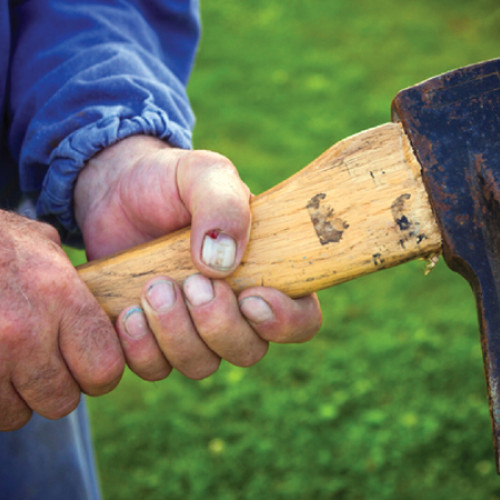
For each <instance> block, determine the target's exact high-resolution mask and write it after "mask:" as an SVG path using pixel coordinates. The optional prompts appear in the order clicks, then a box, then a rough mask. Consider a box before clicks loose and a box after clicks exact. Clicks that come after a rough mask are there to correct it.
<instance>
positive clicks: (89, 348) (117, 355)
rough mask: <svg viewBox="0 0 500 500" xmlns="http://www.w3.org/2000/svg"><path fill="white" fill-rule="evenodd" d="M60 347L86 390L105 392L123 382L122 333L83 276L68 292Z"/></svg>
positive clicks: (84, 390)
mask: <svg viewBox="0 0 500 500" xmlns="http://www.w3.org/2000/svg"><path fill="white" fill-rule="evenodd" d="M75 273H76V271H75ZM59 348H60V350H61V353H62V356H63V358H64V360H65V362H66V364H67V365H68V368H69V369H70V371H71V373H72V375H73V377H74V378H75V379H76V380H77V382H78V383H79V385H80V387H81V389H82V391H83V392H85V393H87V394H89V395H92V396H97V395H100V394H105V393H107V392H109V391H110V390H112V389H113V388H114V387H116V385H117V384H118V382H119V381H120V378H121V376H122V373H123V369H124V365H125V363H124V357H123V352H122V349H121V346H120V342H119V340H118V336H117V335H116V332H115V329H114V328H113V326H112V324H111V322H110V320H109V318H108V317H107V316H106V314H105V313H104V311H103V310H102V308H101V307H100V306H99V304H98V302H97V301H96V300H95V298H94V297H93V296H92V294H91V293H90V291H89V289H88V288H87V287H86V286H85V285H84V284H83V282H81V281H80V280H79V279H78V280H73V281H72V288H71V290H70V291H69V293H68V300H67V304H66V307H65V309H64V311H63V316H62V319H61V321H60V325H59Z"/></svg>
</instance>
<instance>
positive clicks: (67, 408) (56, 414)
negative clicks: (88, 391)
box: [44, 390, 80, 420]
mask: <svg viewBox="0 0 500 500" xmlns="http://www.w3.org/2000/svg"><path fill="white" fill-rule="evenodd" d="M79 403H80V391H79V390H73V391H69V392H68V393H65V394H63V395H62V396H60V397H58V398H57V399H56V400H55V401H54V403H53V406H52V407H51V408H50V409H49V410H48V411H47V412H46V414H45V415H44V416H45V417H46V418H49V419H51V420H59V419H60V418H63V417H65V416H66V415H69V414H70V413H71V412H72V411H73V410H74V409H76V407H77V406H78V404H79Z"/></svg>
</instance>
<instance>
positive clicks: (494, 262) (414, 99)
mask: <svg viewBox="0 0 500 500" xmlns="http://www.w3.org/2000/svg"><path fill="white" fill-rule="evenodd" d="M392 116H393V120H398V121H401V123H402V125H403V128H404V129H405V131H406V133H407V135H408V137H409V139H410V141H411V143H412V146H413V148H414V150H415V154H416V156H417V158H418V159H419V161H420V164H421V166H422V177H423V180H424V183H425V186H426V189H427V193H428V194H429V198H430V202H431V205H432V208H433V210H434V213H435V216H436V219H437V221H438V224H439V225H440V228H441V233H442V237H443V254H444V257H445V260H446V262H447V264H448V265H449V267H450V268H452V269H453V270H454V271H457V272H459V273H460V274H461V275H463V276H464V277H465V278H466V279H467V280H468V281H469V283H470V284H471V286H472V289H473V290H474V293H475V296H476V301H477V306H478V312H479V319H480V327H481V343H482V349H483V357H484V369H485V374H486V381H487V387H488V395H489V402H490V414H491V420H492V426H493V439H494V445H495V457H496V462H497V470H498V471H499V473H500V59H495V60H491V61H486V62H483V63H479V64H475V65H473V66H468V67H465V68H461V69H457V70H455V71H451V72H449V73H446V74H443V75H441V76H438V77H436V78H432V79H430V80H427V81H425V82H423V83H421V84H419V85H416V86H414V87H411V88H408V89H406V90H402V91H401V92H400V93H399V94H398V95H397V96H396V97H395V99H394V101H393V105H392Z"/></svg>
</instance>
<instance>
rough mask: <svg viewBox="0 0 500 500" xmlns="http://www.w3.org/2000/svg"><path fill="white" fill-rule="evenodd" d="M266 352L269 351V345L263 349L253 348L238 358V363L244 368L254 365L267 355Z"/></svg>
mask: <svg viewBox="0 0 500 500" xmlns="http://www.w3.org/2000/svg"><path fill="white" fill-rule="evenodd" d="M266 352H267V347H266V349H265V350H261V349H255V350H251V351H250V352H247V353H245V354H244V355H243V356H242V357H241V358H240V359H239V360H238V363H237V365H238V366H241V367H242V368H248V367H250V366H253V365H255V364H256V363H258V362H259V361H260V360H261V359H262V358H263V357H264V356H265V355H266Z"/></svg>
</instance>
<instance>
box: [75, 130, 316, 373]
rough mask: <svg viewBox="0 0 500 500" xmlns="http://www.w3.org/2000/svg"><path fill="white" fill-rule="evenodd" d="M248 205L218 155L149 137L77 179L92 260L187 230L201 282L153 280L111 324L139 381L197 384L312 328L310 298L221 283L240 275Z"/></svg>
mask: <svg viewBox="0 0 500 500" xmlns="http://www.w3.org/2000/svg"><path fill="white" fill-rule="evenodd" d="M249 198H250V193H249V190H248V188H247V187H246V186H245V184H243V183H242V181H241V180H240V178H239V176H238V174H237V171H236V169H235V168H234V166H233V165H232V164H231V163H230V162H229V160H227V159H226V158H224V157H223V156H221V155H218V154H216V153H212V152H208V151H184V150H179V149H172V148H169V147H168V146H167V145H166V144H165V143H163V142H162V141H160V140H157V139H154V138H151V137H143V136H136V137H130V138H128V139H125V140H123V141H121V142H119V143H117V144H115V145H114V146H112V147H110V148H108V149H107V150H105V151H103V152H101V153H100V154H99V155H97V156H96V157H94V158H93V159H92V160H91V161H90V162H89V163H88V165H87V166H86V168H85V169H84V170H83V171H82V172H81V174H80V176H79V178H78V182H77V185H76V189H75V214H76V218H77V221H78V223H79V225H80V228H81V229H82V232H83V235H84V239H85V243H86V248H87V253H88V257H89V258H90V259H93V258H98V257H102V256H105V255H107V254H109V253H112V252H116V251H119V250H123V249H126V248H128V247H130V246H132V245H136V244H139V243H143V242H145V241H148V240H150V239H152V238H156V237H159V236H162V235H164V234H166V233H169V232H171V231H174V230H176V229H179V228H181V227H184V226H187V225H189V224H191V256H192V259H193V262H194V264H195V265H196V267H197V268H198V269H199V271H200V274H196V275H193V276H191V277H189V278H188V279H187V280H186V281H185V282H184V283H183V284H182V285H179V284H177V283H175V282H174V281H173V280H172V279H170V278H169V277H168V276H160V277H156V278H154V279H153V280H151V281H149V282H148V283H146V284H145V287H144V290H143V294H142V298H141V304H135V305H131V307H129V308H127V309H126V310H125V311H123V312H122V314H121V315H120V317H119V318H118V321H117V330H118V332H119V335H120V340H121V342H122V346H123V349H124V352H125V355H126V358H127V362H128V364H129V366H130V368H131V369H132V370H133V371H135V372H136V373H137V374H138V375H139V376H141V377H143V378H145V379H148V380H159V379H161V378H164V377H166V376H167V375H168V374H169V373H170V371H171V369H172V367H174V368H176V369H178V370H179V371H181V372H182V373H183V374H185V375H186V376H188V377H190V378H194V379H199V378H203V377H206V376H207V375H210V374H211V373H213V372H214V371H215V370H216V369H217V367H218V366H219V363H220V359H221V358H224V359H226V360H228V361H230V362H231V363H234V364H236V365H239V366H249V365H252V364H253V363H255V362H257V361H258V360H259V359H261V358H262V357H263V356H264V354H265V353H266V351H267V347H268V342H269V341H275V342H302V341H305V340H309V339H310V338H311V337H312V336H313V335H314V334H315V333H316V331H317V330H318V329H319V326H320V323H321V312H320V309H319V304H318V300H317V298H316V296H314V295H313V296H309V297H305V298H302V299H299V300H292V299H290V298H289V297H287V296H285V295H283V294H282V293H280V292H278V291H277V290H273V289H270V288H264V287H258V288H251V289H247V290H245V291H244V292H242V293H241V294H240V296H239V297H236V296H235V295H234V293H233V292H232V291H231V289H230V288H229V286H228V285H227V283H226V282H225V281H223V280H222V279H221V278H224V277H225V276H227V275H229V274H230V273H231V272H232V271H233V270H234V269H235V268H236V267H237V266H238V264H239V262H240V261H241V258H242V256H243V253H244V251H245V247H246V245H247V243H248V239H249V230H250V221H251V215H250V210H249V203H248V202H249Z"/></svg>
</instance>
